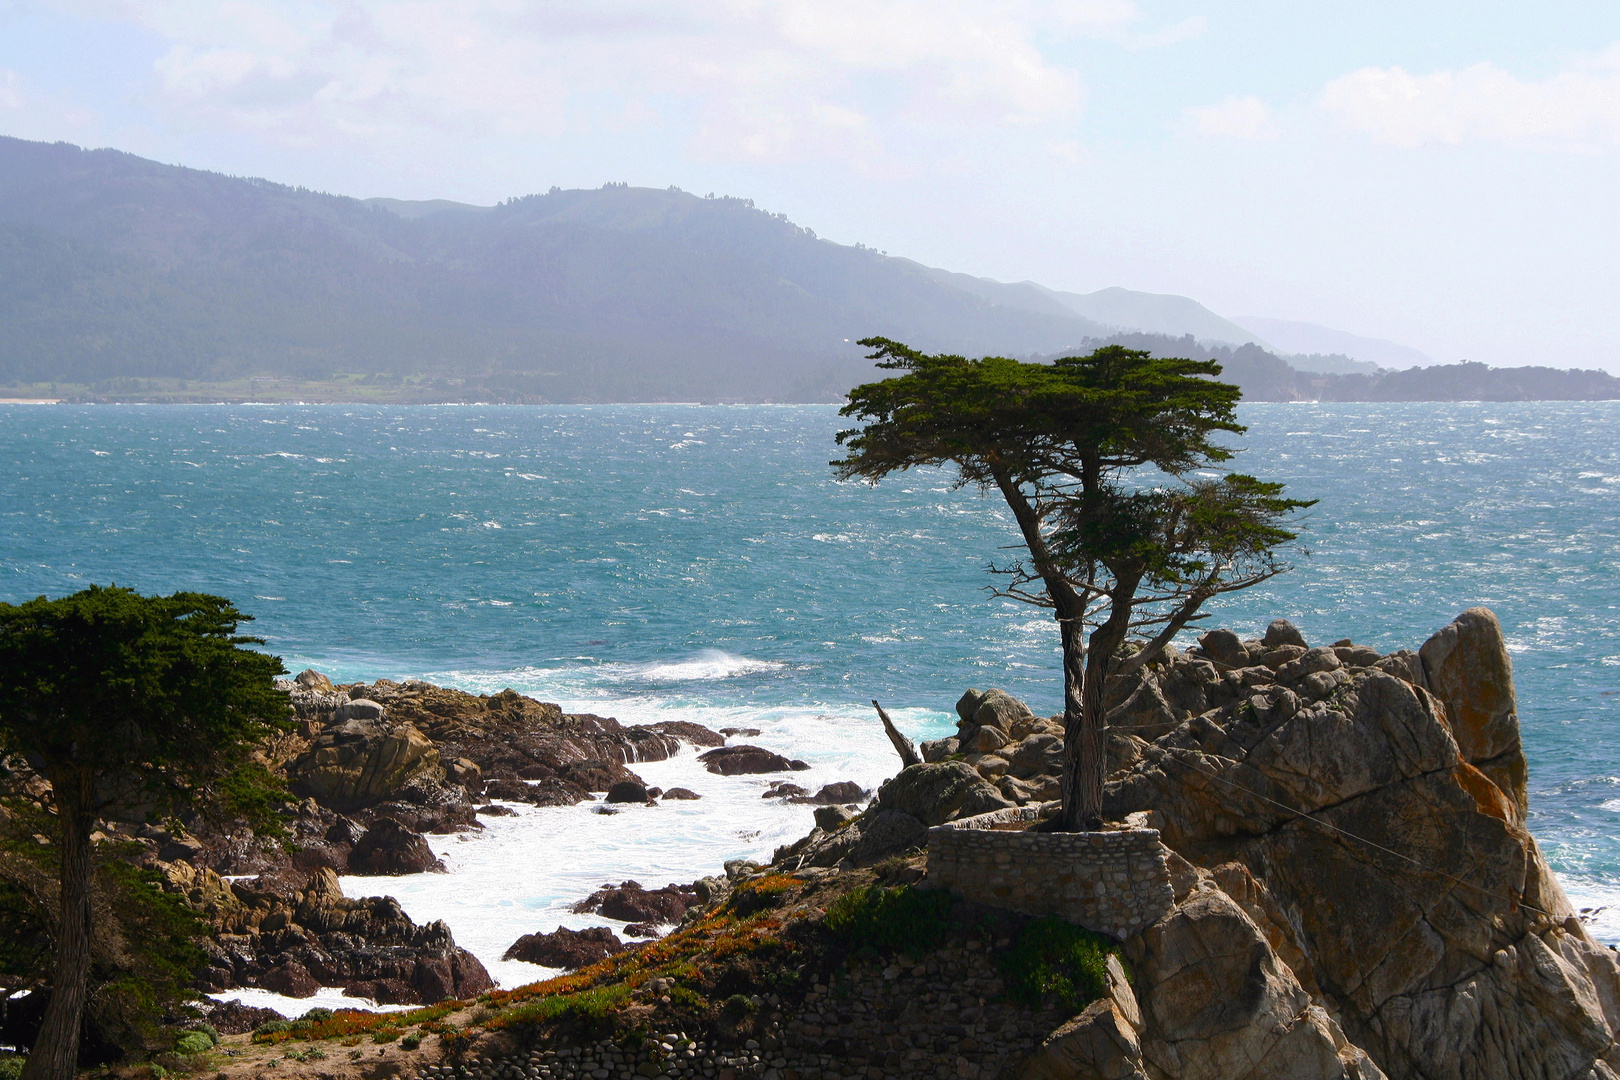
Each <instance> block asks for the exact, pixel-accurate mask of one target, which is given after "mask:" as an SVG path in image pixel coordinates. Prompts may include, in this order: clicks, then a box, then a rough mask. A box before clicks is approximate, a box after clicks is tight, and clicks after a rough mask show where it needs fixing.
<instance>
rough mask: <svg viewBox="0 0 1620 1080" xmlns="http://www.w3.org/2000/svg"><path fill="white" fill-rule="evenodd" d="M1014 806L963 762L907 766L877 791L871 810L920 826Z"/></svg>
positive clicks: (937, 823) (940, 823)
mask: <svg viewBox="0 0 1620 1080" xmlns="http://www.w3.org/2000/svg"><path fill="white" fill-rule="evenodd" d="M1012 805H1014V803H1013V802H1012V801H1011V800H1010V799H1008V798H1007V797H1006V796H1004V795H1002V793H1001V792H1000V791H999V790H997V788H996V787H995V785H994V784H991V783H990V782H989V781H988V780H986V779H984V777H982V776H980V775H979V774H978V772H977V771H976V770H975V769H974V768H973V766H971V765H969V764H968V763H967V762H965V761H940V762H925V763H923V764H921V765H908V766H906V767H905V768H904V769H901V770H900V772H899V774H898V775H896V776H894V777H893V778H892V779H890V780H888V781H887V782H885V783H884V785H883V786H882V787H880V788H878V793H877V798H875V799H874V800H873V809H875V810H891V811H898V812H900V813H904V814H910V815H911V816H912V817H914V818H916V819H917V820H918V821H920V822H922V824H923V825H925V826H927V825H943V824H945V822H947V821H955V820H956V819H957V818H959V817H972V816H973V815H974V814H983V813H988V812H989V811H991V810H1001V809H1004V808H1006V807H1009V806H1012Z"/></svg>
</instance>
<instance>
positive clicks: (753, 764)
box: [698, 745, 810, 776]
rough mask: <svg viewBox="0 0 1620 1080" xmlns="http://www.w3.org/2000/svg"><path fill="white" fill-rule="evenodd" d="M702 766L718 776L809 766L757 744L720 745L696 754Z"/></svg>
mask: <svg viewBox="0 0 1620 1080" xmlns="http://www.w3.org/2000/svg"><path fill="white" fill-rule="evenodd" d="M698 760H699V761H701V762H703V766H704V768H706V769H708V770H709V771H710V772H712V773H716V774H718V775H720V776H741V775H743V774H745V773H771V772H790V771H791V772H802V771H804V770H805V769H808V768H809V767H810V766H809V765H807V764H805V763H804V762H802V761H797V760H789V759H788V758H785V757H783V756H782V755H781V754H778V753H775V752H773V751H770V750H765V749H763V748H761V747H758V746H747V745H743V746H722V747H719V748H718V749H715V750H709V751H707V752H705V753H702V754H699V755H698Z"/></svg>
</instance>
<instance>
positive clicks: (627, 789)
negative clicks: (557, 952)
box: [552, 780, 652, 967]
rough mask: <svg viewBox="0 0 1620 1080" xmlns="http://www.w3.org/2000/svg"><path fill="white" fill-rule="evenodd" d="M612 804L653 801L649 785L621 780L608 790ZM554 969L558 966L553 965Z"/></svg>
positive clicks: (608, 800)
mask: <svg viewBox="0 0 1620 1080" xmlns="http://www.w3.org/2000/svg"><path fill="white" fill-rule="evenodd" d="M602 801H603V802H610V803H646V802H651V801H652V795H651V794H649V793H648V790H647V785H645V784H643V783H641V782H639V781H636V780H620V781H619V782H618V783H616V784H614V785H613V786H612V787H610V788H608V791H607V797H606V798H604V799H603V800H602ZM552 966H553V967H555V966H556V965H555V964H553V965H552Z"/></svg>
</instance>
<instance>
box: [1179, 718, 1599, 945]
mask: <svg viewBox="0 0 1620 1080" xmlns="http://www.w3.org/2000/svg"><path fill="white" fill-rule="evenodd" d="M1165 755H1166V756H1168V757H1173V758H1175V759H1176V760H1177V761H1180V762H1182V763H1183V764H1184V765H1186V766H1187V767H1188V768H1190V769H1193V770H1194V771H1196V772H1201V773H1203V774H1204V775H1205V776H1207V777H1209V778H1210V779H1211V780H1217V781H1219V782H1220V783H1223V784H1226V785H1228V786H1230V787H1234V788H1236V789H1237V790H1239V791H1241V792H1243V793H1244V794H1246V795H1252V796H1253V797H1254V798H1256V799H1259V800H1260V801H1261V802H1265V803H1270V804H1271V805H1272V806H1275V807H1277V808H1278V809H1279V810H1283V811H1286V812H1287V813H1290V814H1293V815H1294V816H1295V817H1296V818H1300V819H1302V820H1305V821H1309V822H1311V823H1312V824H1313V825H1320V826H1321V827H1322V828H1324V829H1328V830H1330V831H1332V832H1335V833H1338V834H1339V835H1341V836H1347V837H1349V838H1350V839H1352V840H1355V841H1358V842H1360V843H1363V844H1366V845H1367V846H1368V847H1370V848H1373V849H1375V850H1377V851H1382V852H1383V853H1384V854H1386V855H1393V856H1394V857H1395V858H1397V859H1400V860H1402V861H1403V862H1409V863H1411V864H1412V865H1413V866H1415V867H1417V868H1418V869H1419V870H1422V871H1425V872H1426V873H1430V874H1434V875H1435V876H1437V877H1442V878H1445V879H1446V880H1448V881H1451V882H1453V883H1455V884H1457V885H1461V886H1463V887H1464V888H1466V889H1472V890H1474V891H1475V892H1477V893H1482V894H1484V895H1486V896H1489V897H1491V898H1493V899H1496V900H1506V901H1507V902H1508V903H1510V904H1513V905H1514V906H1516V907H1522V908H1526V909H1528V910H1530V911H1533V912H1535V913H1536V914H1538V915H1545V916H1547V918H1549V919H1557V920H1563V919H1567V918H1575V917H1577V916H1572V915H1556V914H1554V913H1553V912H1551V911H1547V910H1545V909H1544V908H1539V907H1537V906H1536V905H1534V904H1530V903H1526V902H1525V901H1524V900H1523V899H1522V898H1515V897H1512V896H1509V895H1508V894H1506V893H1499V892H1496V891H1495V890H1493V889H1487V888H1485V887H1484V886H1482V885H1475V884H1474V883H1473V882H1472V881H1465V880H1464V879H1462V878H1460V877H1458V876H1457V875H1455V874H1448V873H1446V872H1445V871H1444V870H1439V869H1436V868H1434V867H1432V866H1425V865H1424V864H1423V863H1421V862H1419V861H1418V860H1417V859H1414V858H1412V856H1410V855H1405V854H1402V853H1401V852H1399V851H1396V850H1394V849H1393V848H1387V847H1385V846H1384V845H1383V844H1380V843H1378V842H1377V841H1376V840H1369V839H1367V838H1366V837H1365V836H1358V835H1356V834H1355V833H1353V832H1351V831H1350V830H1349V829H1343V828H1340V827H1339V826H1337V825H1335V824H1333V823H1332V822H1331V821H1323V820H1321V819H1320V818H1317V817H1314V816H1312V814H1310V813H1306V812H1305V811H1303V810H1296V809H1295V808H1294V807H1292V806H1289V805H1288V804H1286V803H1282V802H1278V801H1277V800H1276V799H1273V798H1271V797H1270V796H1267V795H1262V794H1260V793H1259V792H1258V791H1252V790H1250V789H1249V788H1247V787H1244V786H1243V785H1242V784H1240V783H1238V782H1237V781H1236V780H1232V779H1229V778H1227V777H1225V776H1222V775H1220V774H1219V773H1216V772H1214V771H1212V770H1209V769H1206V768H1204V767H1203V766H1202V765H1200V764H1198V763H1197V762H1194V761H1189V760H1187V759H1186V758H1182V757H1178V756H1177V755H1176V754H1175V751H1173V750H1166V751H1165ZM1403 891H1404V890H1403ZM1408 899H1415V898H1414V897H1412V896H1410V894H1408ZM1419 906H1421V905H1419Z"/></svg>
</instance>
